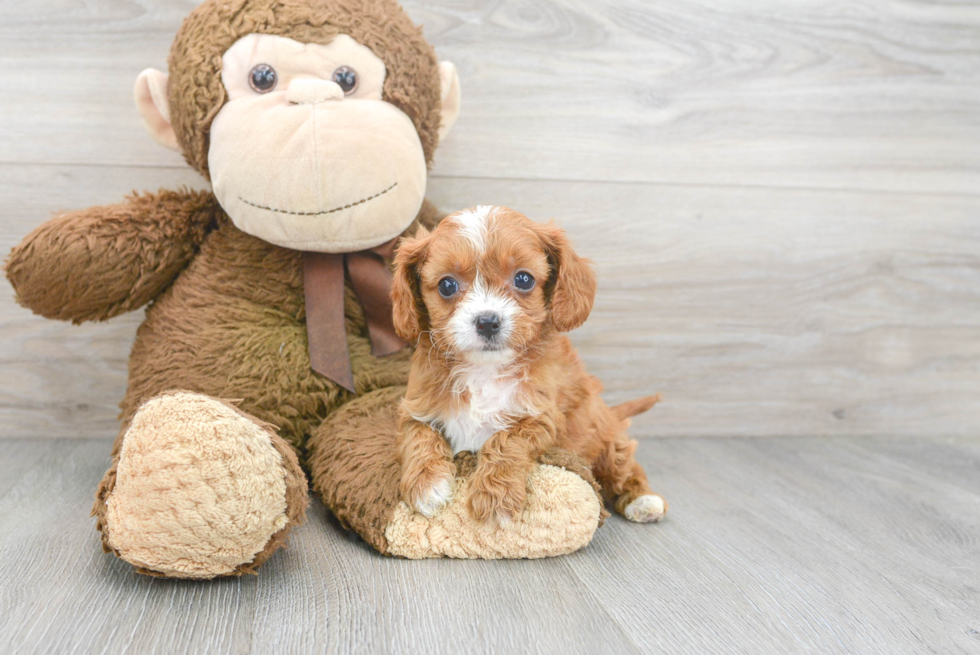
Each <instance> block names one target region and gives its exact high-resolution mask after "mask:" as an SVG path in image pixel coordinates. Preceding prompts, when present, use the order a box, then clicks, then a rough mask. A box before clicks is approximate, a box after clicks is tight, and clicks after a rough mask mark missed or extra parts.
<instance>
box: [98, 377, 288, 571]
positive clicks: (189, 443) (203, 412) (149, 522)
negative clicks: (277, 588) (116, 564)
mask: <svg viewBox="0 0 980 655" xmlns="http://www.w3.org/2000/svg"><path fill="white" fill-rule="evenodd" d="M306 504H307V486H306V478H305V476H304V475H303V472H302V470H301V469H300V467H299V463H298V462H297V459H296V455H295V454H294V453H293V451H292V450H291V449H290V447H289V446H288V445H287V444H286V443H285V442H284V441H283V440H282V439H280V438H279V437H278V435H276V434H275V432H274V429H273V428H272V426H269V425H267V424H264V423H262V422H261V421H259V420H258V419H255V418H253V417H251V416H248V415H247V414H245V413H244V412H241V411H239V410H238V409H236V408H235V407H233V406H231V405H229V404H226V403H224V402H221V401H219V400H215V399H213V398H210V397H208V396H204V395H200V394H195V393H189V392H184V391H178V392H170V393H166V394H163V395H161V396H157V397H155V398H153V399H151V400H149V401H147V402H146V403H144V404H143V405H142V406H141V407H140V409H139V410H138V411H137V412H136V414H135V415H134V416H133V419H132V423H131V425H130V426H129V429H128V430H127V432H126V434H125V435H124V437H123V443H122V448H121V450H120V453H119V459H118V462H117V464H116V466H115V467H114V468H113V469H111V470H110V471H109V473H108V474H107V475H106V478H105V480H104V481H103V484H102V487H101V488H100V490H99V496H98V499H97V500H96V507H95V510H94V513H95V514H97V515H98V516H99V529H100V530H102V532H103V545H104V546H105V547H106V548H107V549H108V550H111V551H112V552H114V553H116V554H117V555H118V556H119V557H121V558H122V559H124V560H126V561H127V562H129V563H130V564H132V565H134V566H135V567H136V568H137V570H138V571H139V572H141V573H146V574H150V575H157V576H165V577H174V578H214V577H219V576H226V575H241V574H242V573H246V572H254V570H255V569H256V568H257V567H258V566H259V565H260V564H262V563H263V562H264V561H265V560H266V559H268V557H269V556H270V555H272V553H273V552H275V551H276V550H278V549H279V548H280V547H281V546H282V545H283V544H284V542H285V539H286V534H287V532H288V531H289V530H290V528H292V527H293V526H294V525H297V524H298V523H300V522H302V520H303V516H304V512H305V508H306Z"/></svg>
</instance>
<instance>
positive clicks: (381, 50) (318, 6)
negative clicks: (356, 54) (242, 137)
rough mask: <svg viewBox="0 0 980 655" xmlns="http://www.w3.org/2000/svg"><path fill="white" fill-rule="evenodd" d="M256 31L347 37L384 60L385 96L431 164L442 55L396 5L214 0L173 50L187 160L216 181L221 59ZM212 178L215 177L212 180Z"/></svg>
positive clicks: (385, 1) (300, 37)
mask: <svg viewBox="0 0 980 655" xmlns="http://www.w3.org/2000/svg"><path fill="white" fill-rule="evenodd" d="M248 34H274V35H278V36H287V37H289V38H292V39H295V40H297V41H301V42H303V43H317V44H327V43H329V42H330V41H331V40H332V39H333V38H334V37H335V36H336V35H337V34H347V35H349V36H351V37H353V38H354V39H355V40H356V41H357V42H358V43H361V44H363V45H366V46H367V47H369V48H370V49H371V50H372V51H373V52H374V53H375V54H376V55H378V57H380V58H381V59H382V60H383V61H384V63H385V67H386V68H387V71H388V74H387V77H386V79H385V85H384V99H385V100H386V101H388V102H390V103H391V104H393V105H395V106H396V107H398V108H399V109H401V110H402V111H403V112H405V114H406V115H407V116H408V117H409V118H410V119H411V120H412V122H413V123H414V124H415V127H416V129H417V130H418V133H419V138H420V139H421V140H422V149H423V151H424V152H425V158H426V161H430V162H431V161H432V155H433V153H434V152H435V148H436V145H437V143H438V133H439V99H440V88H441V82H440V78H439V65H438V61H437V60H436V56H435V51H434V50H433V49H432V46H431V45H429V43H428V42H427V41H426V40H425V38H424V37H423V36H422V30H421V29H420V28H419V27H416V26H415V25H414V24H413V23H412V21H411V19H410V18H409V17H408V15H407V14H406V13H405V11H404V10H403V9H402V8H401V7H400V6H399V5H398V3H397V2H395V1H394V0H343V2H338V1H337V0H208V1H207V2H204V3H202V4H201V5H200V6H199V7H198V8H197V9H195V10H194V11H192V12H191V13H190V15H189V16H188V17H187V18H186V19H185V20H184V24H183V25H182V26H181V29H180V32H179V33H178V35H177V38H176V40H175V41H174V43H173V46H172V47H171V50H170V58H169V61H168V66H169V70H170V117H171V121H172V122H173V126H174V130H175V131H176V133H177V140H178V142H179V143H180V145H181V146H182V147H183V150H184V155H185V157H186V159H187V163H189V164H190V165H191V166H193V167H194V169H195V170H197V171H199V172H200V173H201V174H202V175H204V176H205V177H208V149H209V141H208V132H209V129H210V125H211V121H212V120H213V119H214V117H215V115H216V114H217V113H218V110H219V109H221V106H222V105H223V104H224V101H225V88H224V86H223V85H222V83H221V74H220V73H221V57H222V55H223V54H224V52H225V51H226V50H227V49H228V48H230V47H231V45H232V44H233V43H235V41H237V40H238V39H240V38H241V37H243V36H246V35H248ZM209 179H210V178H209Z"/></svg>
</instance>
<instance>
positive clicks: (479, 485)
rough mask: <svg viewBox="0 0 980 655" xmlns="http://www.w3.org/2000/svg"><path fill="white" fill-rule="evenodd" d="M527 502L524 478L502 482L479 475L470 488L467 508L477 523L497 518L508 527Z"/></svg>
mask: <svg viewBox="0 0 980 655" xmlns="http://www.w3.org/2000/svg"><path fill="white" fill-rule="evenodd" d="M526 500H527V481H526V480H525V479H524V478H523V477H521V478H515V479H512V480H501V479H499V478H497V479H494V478H492V477H491V476H480V475H477V476H476V477H474V478H473V483H472V485H471V487H470V496H469V499H468V501H467V507H468V508H469V510H470V516H472V517H473V518H474V519H476V520H477V521H488V520H489V519H490V518H491V517H496V519H497V521H499V522H500V523H501V524H503V525H506V524H508V523H510V522H511V521H512V520H514V519H516V518H517V517H519V516H520V515H521V512H523V511H524V505H525V502H526Z"/></svg>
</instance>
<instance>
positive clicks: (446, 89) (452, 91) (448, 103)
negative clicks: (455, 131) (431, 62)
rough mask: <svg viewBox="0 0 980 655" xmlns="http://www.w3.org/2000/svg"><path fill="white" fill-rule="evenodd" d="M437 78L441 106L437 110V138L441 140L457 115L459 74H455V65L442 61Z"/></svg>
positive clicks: (447, 132)
mask: <svg viewBox="0 0 980 655" xmlns="http://www.w3.org/2000/svg"><path fill="white" fill-rule="evenodd" d="M439 79H440V81H441V82H442V107H441V109H440V112H439V114H440V115H439V140H440V141H442V140H443V139H445V138H446V135H447V134H449V130H451V129H452V127H453V123H455V122H456V118H457V117H458V116H459V105H460V91H459V75H457V74H456V67H455V66H453V65H452V64H451V63H450V62H448V61H444V62H441V63H440V64H439Z"/></svg>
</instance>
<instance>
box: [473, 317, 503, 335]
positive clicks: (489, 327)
mask: <svg viewBox="0 0 980 655" xmlns="http://www.w3.org/2000/svg"><path fill="white" fill-rule="evenodd" d="M474 323H475V324H476V333H477V334H479V335H480V336H481V337H482V338H483V339H484V340H486V341H493V339H494V337H496V336H497V333H498V332H500V316H498V315H497V314H480V315H479V316H477V317H476V320H475V321H474Z"/></svg>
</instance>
